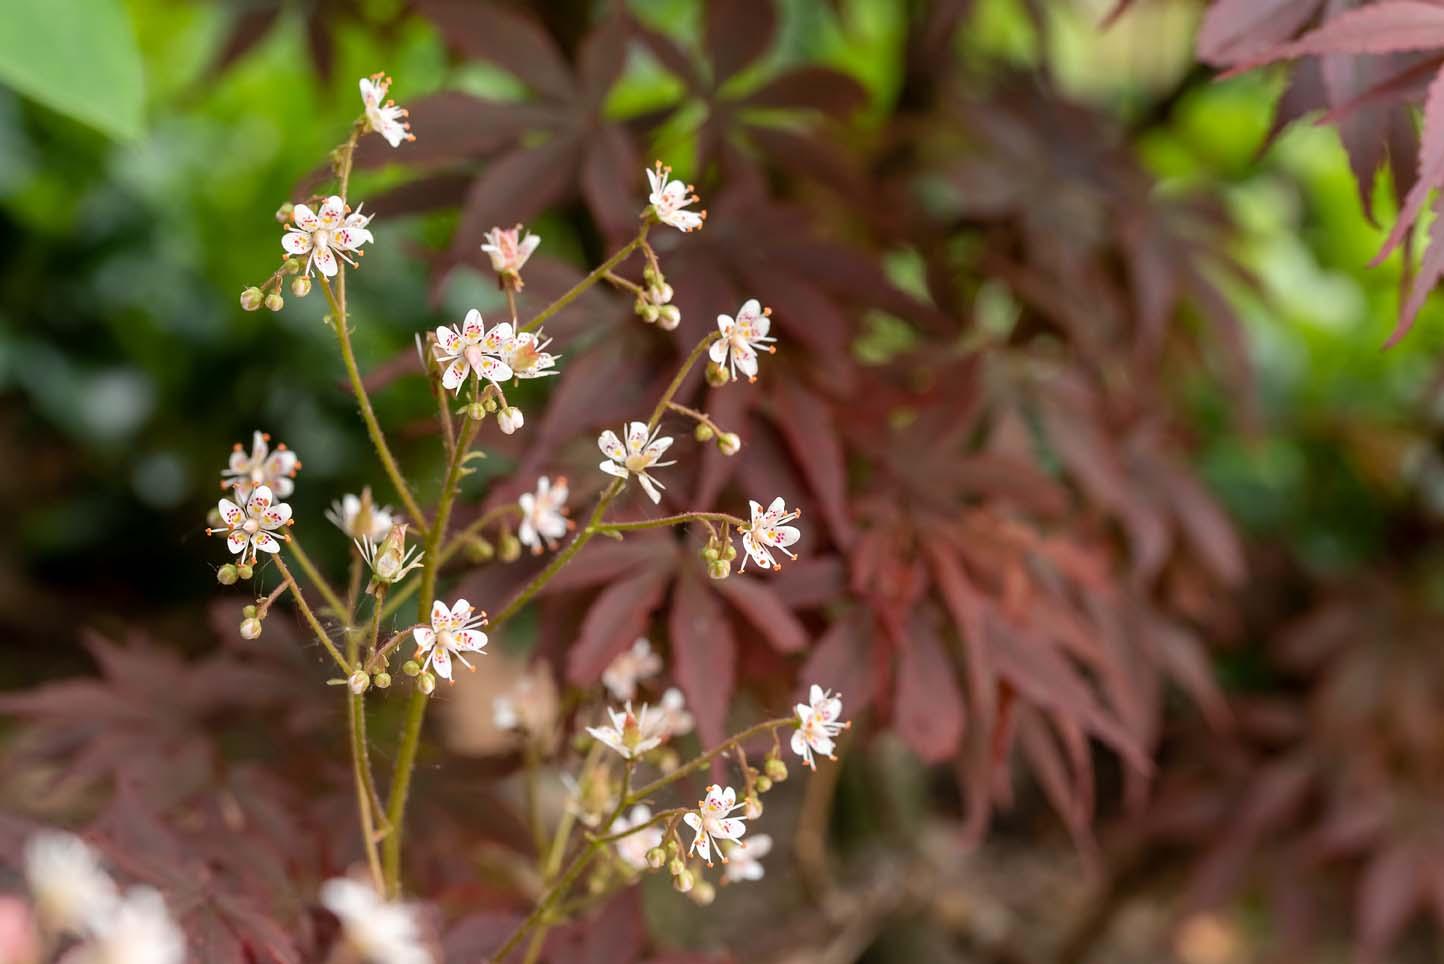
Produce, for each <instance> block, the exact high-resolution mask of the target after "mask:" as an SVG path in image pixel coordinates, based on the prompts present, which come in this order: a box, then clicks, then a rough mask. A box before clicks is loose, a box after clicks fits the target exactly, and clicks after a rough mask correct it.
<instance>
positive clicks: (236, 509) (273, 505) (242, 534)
mask: <svg viewBox="0 0 1444 964" xmlns="http://www.w3.org/2000/svg"><path fill="white" fill-rule="evenodd" d="M217 508H219V509H220V513H221V521H222V522H224V523H225V524H226V548H227V549H230V550H231V554H232V555H239V556H240V557H241V561H242V562H255V561H256V553H257V552H280V551H281V543H280V541H279V540H278V539H277V537H276V536H274V535H272V533H274V532H275V531H276V530H277V529H280V528H281V527H282V526H284V525H286V524H288V523H289V522H290V521H291V507H290V506H289V505H287V504H286V503H284V502H276V501H275V499H274V497H273V496H272V495H271V490H270V488H269V487H268V486H264V485H258V486H256V487H255V488H254V489H252V490H251V497H250V498H249V499H247V500H246V507H245V509H242V508H241V507H240V506H238V505H236V504H235V503H234V502H232V501H231V500H230V499H222V500H221V501H220V502H219V503H217ZM213 531H216V530H212V529H207V530H206V535H210V534H211V533H212V532H213ZM280 538H281V539H284V538H285V535H284V534H282V535H281V537H280Z"/></svg>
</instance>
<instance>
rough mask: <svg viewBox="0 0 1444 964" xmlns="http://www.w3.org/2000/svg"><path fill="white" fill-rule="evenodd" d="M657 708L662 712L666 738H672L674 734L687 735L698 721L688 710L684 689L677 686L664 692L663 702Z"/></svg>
mask: <svg viewBox="0 0 1444 964" xmlns="http://www.w3.org/2000/svg"><path fill="white" fill-rule="evenodd" d="M657 709H658V710H659V711H660V712H661V714H662V729H663V730H664V731H665V732H666V734H667V735H666V737H665V739H668V740H670V739H672V737H674V736H686V735H687V734H688V733H691V732H692V728H693V727H694V726H695V725H696V721H694V720H693V719H692V714H691V713H689V712H687V700H686V698H685V697H684V696H683V695H682V691H681V690H679V689H677V687H675V686H673V687H670V688H669V689H668V690H667V692H665V693H663V694H662V702H661V703H659V704H657Z"/></svg>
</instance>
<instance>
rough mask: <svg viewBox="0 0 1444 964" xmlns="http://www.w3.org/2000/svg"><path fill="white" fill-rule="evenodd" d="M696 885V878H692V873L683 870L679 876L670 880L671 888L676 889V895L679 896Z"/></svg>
mask: <svg viewBox="0 0 1444 964" xmlns="http://www.w3.org/2000/svg"><path fill="white" fill-rule="evenodd" d="M696 884H697V878H696V877H693V876H692V871H690V870H683V871H682V872H681V873H680V874H677V875H676V876H674V877H673V878H672V886H673V887H675V888H676V889H677V893H679V894H685V893H687V891H689V890H691V889H692V888H693V887H694V886H696Z"/></svg>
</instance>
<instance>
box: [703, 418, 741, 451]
mask: <svg viewBox="0 0 1444 964" xmlns="http://www.w3.org/2000/svg"><path fill="white" fill-rule="evenodd" d="M692 437H693V438H695V439H696V440H697V441H699V442H702V443H706V442H716V443H717V451H719V452H721V453H722V454H723V455H736V454H737V453H738V452H740V451H742V436H740V435H738V434H737V433H736V432H722V431H718V429H717V426H715V425H713V424H712V423H711V422H710V421H707V422H698V423H697V428H696V429H694V430H693V432H692Z"/></svg>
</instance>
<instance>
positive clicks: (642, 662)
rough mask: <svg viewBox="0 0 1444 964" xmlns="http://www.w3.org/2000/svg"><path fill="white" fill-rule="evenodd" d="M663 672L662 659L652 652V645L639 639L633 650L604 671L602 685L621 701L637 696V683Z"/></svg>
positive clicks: (617, 658) (626, 652)
mask: <svg viewBox="0 0 1444 964" xmlns="http://www.w3.org/2000/svg"><path fill="white" fill-rule="evenodd" d="M661 671H662V657H660V656H658V655H657V654H656V653H654V652H652V644H651V643H650V642H649V641H648V640H647V639H645V638H644V637H638V638H637V640H636V642H634V643H632V648H631V649H629V650H626V651H625V652H623V653H621V654H619V655H618V656H617V657H616V658H615V659H613V660H612V661H611V662H610V663H608V664H607V668H606V669H605V670H603V671H602V685H604V686H605V687H606V688H607V689H608V690H610V691H611V693H612V695H613V696H615V697H616V698H617V699H619V700H629V699H631V698H632V697H634V696H636V695H637V683H639V682H641V681H642V680H644V679H650V678H651V677H653V676H656V675H657V674H658V673H660V672H661Z"/></svg>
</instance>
